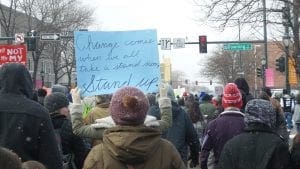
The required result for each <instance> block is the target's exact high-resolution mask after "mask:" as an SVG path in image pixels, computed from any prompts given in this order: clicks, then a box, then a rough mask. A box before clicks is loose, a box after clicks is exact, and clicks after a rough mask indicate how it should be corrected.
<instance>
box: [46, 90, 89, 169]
mask: <svg viewBox="0 0 300 169" xmlns="http://www.w3.org/2000/svg"><path fill="white" fill-rule="evenodd" d="M68 105H69V100H68V99H67V97H66V95H65V94H63V93H61V92H54V93H51V94H50V95H48V96H46V97H45V100H44V106H45V107H46V108H47V109H48V110H49V113H50V118H51V121H52V124H53V127H54V130H55V133H56V136H57V144H58V145H59V147H61V148H62V154H63V155H64V156H69V155H73V156H74V161H73V163H74V164H75V166H76V168H82V166H83V162H84V159H85V157H86V155H87V153H88V150H89V147H87V145H86V144H85V141H84V139H83V138H81V137H78V136H76V135H75V134H74V133H73V131H72V124H71V120H70V119H69V118H68V117H69V115H70V113H69V109H68ZM70 163H72V162H70Z"/></svg>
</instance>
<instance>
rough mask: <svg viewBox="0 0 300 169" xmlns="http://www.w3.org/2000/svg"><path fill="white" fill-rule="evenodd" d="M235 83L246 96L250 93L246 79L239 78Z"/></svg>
mask: <svg viewBox="0 0 300 169" xmlns="http://www.w3.org/2000/svg"><path fill="white" fill-rule="evenodd" d="M234 83H235V84H236V85H237V87H238V88H239V89H240V90H243V92H245V94H248V93H249V85H248V83H247V81H246V79H245V78H242V77H238V78H237V79H235V80H234Z"/></svg>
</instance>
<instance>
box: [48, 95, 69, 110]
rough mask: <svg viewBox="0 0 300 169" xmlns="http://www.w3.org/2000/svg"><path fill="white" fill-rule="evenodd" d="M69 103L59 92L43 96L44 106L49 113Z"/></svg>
mask: <svg viewBox="0 0 300 169" xmlns="http://www.w3.org/2000/svg"><path fill="white" fill-rule="evenodd" d="M68 105H69V101H68V99H67V97H66V96H65V95H64V94H63V93H60V92H55V93H52V94H50V95H48V96H46V97H45V100H44V106H45V107H46V108H47V109H48V110H49V112H50V113H52V112H54V111H56V110H58V109H60V108H63V107H67V106H68Z"/></svg>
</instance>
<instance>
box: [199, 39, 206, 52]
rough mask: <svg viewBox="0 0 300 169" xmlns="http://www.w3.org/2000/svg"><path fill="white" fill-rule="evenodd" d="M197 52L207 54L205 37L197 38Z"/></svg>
mask: <svg viewBox="0 0 300 169" xmlns="http://www.w3.org/2000/svg"><path fill="white" fill-rule="evenodd" d="M199 50H200V53H207V37H206V36H199Z"/></svg>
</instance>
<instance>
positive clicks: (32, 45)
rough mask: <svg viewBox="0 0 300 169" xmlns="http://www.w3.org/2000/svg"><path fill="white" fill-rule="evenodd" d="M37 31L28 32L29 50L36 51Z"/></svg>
mask: <svg viewBox="0 0 300 169" xmlns="http://www.w3.org/2000/svg"><path fill="white" fill-rule="evenodd" d="M35 36H37V32H36V31H34V30H32V31H30V32H27V51H35V50H36V41H37V40H36V37H35Z"/></svg>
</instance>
